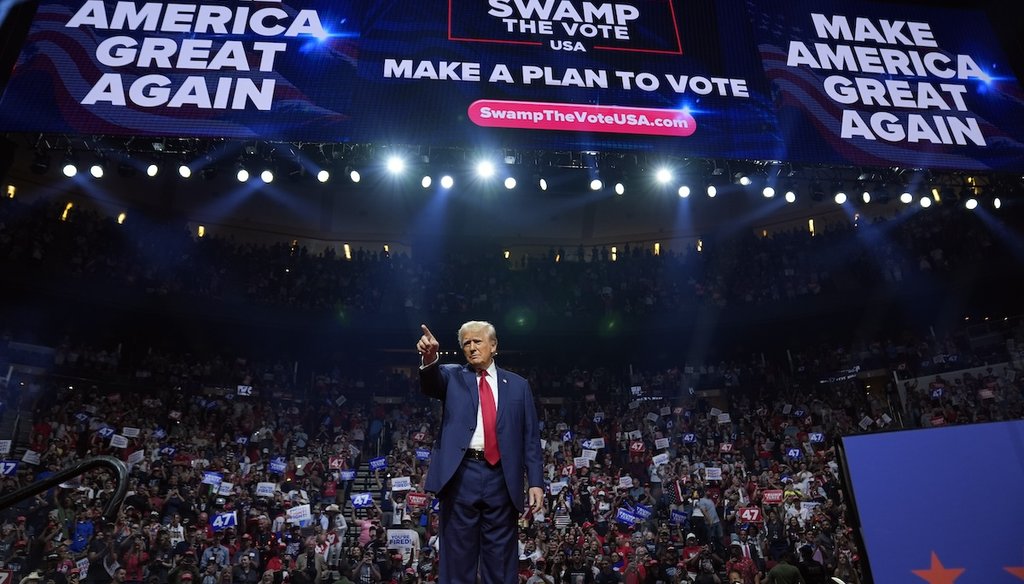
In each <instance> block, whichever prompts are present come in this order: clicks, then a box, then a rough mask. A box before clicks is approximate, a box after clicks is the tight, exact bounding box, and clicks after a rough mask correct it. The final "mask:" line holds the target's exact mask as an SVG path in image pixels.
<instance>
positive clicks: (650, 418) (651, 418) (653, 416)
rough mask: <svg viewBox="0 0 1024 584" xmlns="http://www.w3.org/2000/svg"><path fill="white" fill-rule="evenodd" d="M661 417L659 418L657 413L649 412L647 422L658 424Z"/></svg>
mask: <svg viewBox="0 0 1024 584" xmlns="http://www.w3.org/2000/svg"><path fill="white" fill-rule="evenodd" d="M659 417H660V416H658V413H657V412H649V413H648V414H647V421H648V422H657V421H658V418H659Z"/></svg>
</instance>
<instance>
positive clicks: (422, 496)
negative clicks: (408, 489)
mask: <svg viewBox="0 0 1024 584" xmlns="http://www.w3.org/2000/svg"><path fill="white" fill-rule="evenodd" d="M405 502H406V503H408V504H409V506H410V507H416V508H421V507H426V505H427V494H426V493H409V494H408V495H406V496H405Z"/></svg>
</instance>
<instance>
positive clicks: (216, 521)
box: [210, 511, 238, 531]
mask: <svg viewBox="0 0 1024 584" xmlns="http://www.w3.org/2000/svg"><path fill="white" fill-rule="evenodd" d="M237 525H238V516H237V515H235V512H234V511H228V512H227V513H221V514H219V515H214V516H213V518H212V519H211V520H210V527H212V528H213V530H214V531H220V530H222V529H227V528H229V527H236V526H237Z"/></svg>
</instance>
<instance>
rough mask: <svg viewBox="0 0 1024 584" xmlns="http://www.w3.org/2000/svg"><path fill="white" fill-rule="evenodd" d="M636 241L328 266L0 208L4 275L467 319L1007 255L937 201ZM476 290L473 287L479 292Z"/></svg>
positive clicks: (298, 251) (852, 288)
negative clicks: (789, 224) (838, 218)
mask: <svg viewBox="0 0 1024 584" xmlns="http://www.w3.org/2000/svg"><path fill="white" fill-rule="evenodd" d="M62 217H64V219H62ZM766 235H767V232H766ZM652 246H653V242H623V243H621V244H618V245H611V244H609V245H606V246H601V247H593V248H589V249H585V248H584V247H582V246H579V247H577V248H576V249H551V250H550V251H549V252H548V253H546V254H537V253H534V254H533V255H532V256H531V255H530V254H529V253H527V252H516V255H514V256H512V257H511V258H510V259H508V260H506V259H504V257H503V254H502V248H501V247H496V248H494V249H491V248H489V247H486V246H485V247H484V248H482V249H481V248H479V247H477V248H475V250H474V251H472V252H468V251H461V252H460V253H459V254H458V255H450V256H448V257H446V258H444V260H443V261H440V262H437V263H434V262H432V263H430V265H426V264H425V263H424V262H423V261H413V259H412V258H410V257H409V256H407V255H406V254H404V253H395V254H393V255H392V254H389V253H386V252H384V251H380V250H373V251H367V250H363V249H361V248H359V249H356V250H355V251H354V252H353V254H352V258H351V260H344V259H343V258H341V254H340V250H339V249H336V248H335V247H327V248H325V249H322V250H316V251H310V250H308V249H307V248H306V247H304V246H301V245H293V244H292V243H291V242H280V243H277V244H273V245H268V244H260V245H255V244H242V243H237V242H234V241H232V240H230V239H229V238H223V237H222V238H218V237H215V236H212V235H210V236H207V237H204V238H198V237H196V236H195V234H192V233H186V232H185V230H184V228H183V226H182V225H180V224H173V225H167V224H159V225H152V224H149V223H147V222H145V221H144V220H141V219H139V218H134V219H133V218H130V219H129V220H128V221H126V222H125V223H124V224H123V225H121V224H118V223H117V222H116V220H115V219H114V218H112V217H105V216H102V215H99V214H97V213H95V212H93V211H90V210H88V209H79V208H73V209H71V210H65V209H64V207H62V206H59V205H56V204H54V203H47V202H37V203H35V204H31V205H30V204H25V203H22V202H20V201H17V200H8V199H5V200H3V201H2V204H0V257H3V259H4V262H5V265H7V266H8V270H10V272H11V273H13V274H18V275H19V276H24V277H26V278H42V277H46V276H50V275H53V274H60V275H61V276H62V277H71V278H72V279H75V280H88V279H89V278H102V279H103V281H105V282H108V283H109V284H112V285H114V286H116V287H117V288H118V289H127V290H132V291H137V292H139V293H141V294H149V295H154V296H168V295H173V296H178V297H182V296H184V297H208V298H212V299H217V300H224V301H229V302H239V303H247V304H259V305H274V306H288V307H296V308H302V309H327V308H343V309H347V310H351V311H355V312H358V313H360V314H379V313H394V312H400V311H402V310H422V311H426V312H429V313H432V314H449V313H450V314H476V313H481V312H486V313H493V312H496V311H502V310H505V309H507V308H509V307H510V306H512V305H525V306H530V307H531V309H532V310H534V311H535V312H536V313H537V314H538V316H540V317H550V316H558V317H573V316H580V315H590V314H601V313H603V312H604V311H607V310H619V311H623V312H626V313H633V314H672V313H674V312H677V311H680V310H684V309H687V308H693V307H695V306H704V305H712V306H719V307H725V306H736V305H771V304H773V303H776V304H777V303H786V302H797V301H800V300H801V299H804V298H806V297H809V296H818V295H829V294H836V293H840V294H847V295H849V294H855V293H864V292H867V291H870V290H873V289H875V288H877V287H880V286H897V285H901V284H904V283H906V282H908V281H934V278H941V277H943V275H945V274H948V273H952V272H954V271H956V270H960V269H963V268H968V267H971V266H973V265H976V264H977V263H978V262H980V261H983V260H988V261H998V260H1000V259H1005V258H1006V257H1011V256H1010V254H1011V253H1012V250H1010V249H1008V248H1006V247H1005V246H1000V245H996V241H995V238H994V236H993V234H992V233H991V230H990V229H989V228H988V227H987V226H986V225H985V224H984V222H983V220H982V219H980V218H979V217H978V216H976V215H974V214H970V213H964V212H963V211H962V210H960V209H956V208H952V207H945V208H941V209H935V210H932V211H930V212H917V213H908V214H902V215H897V216H895V217H893V218H890V219H882V218H875V219H873V220H868V219H867V218H864V219H862V220H859V222H858V223H853V222H849V223H847V222H836V223H832V224H829V225H828V226H826V227H823V228H821V229H819V230H818V231H817V232H816V233H815V234H814V235H812V234H811V233H810V232H809V231H808V230H807V229H805V228H804V229H798V230H790V231H778V230H777V231H774V232H772V233H771V234H770V235H768V236H761V234H755V233H754V232H753V230H748V231H743V232H741V233H738V234H737V233H730V234H728V235H720V236H719V235H715V234H706V235H704V236H703V237H702V239H701V244H700V251H698V249H697V247H696V246H695V245H693V244H692V242H689V243H686V244H682V243H680V244H677V245H672V244H670V243H668V242H666V243H665V249H664V250H663V251H662V252H660V253H659V255H654V251H653V247H652ZM612 247H615V248H616V252H615V253H614V254H613V253H611V251H610V250H611V248H612ZM467 274H473V277H472V278H470V277H467ZM930 279H931V280H930ZM481 281H486V282H488V283H489V285H488V287H487V291H486V292H483V291H482V290H481V289H480V287H479V285H478V282H481Z"/></svg>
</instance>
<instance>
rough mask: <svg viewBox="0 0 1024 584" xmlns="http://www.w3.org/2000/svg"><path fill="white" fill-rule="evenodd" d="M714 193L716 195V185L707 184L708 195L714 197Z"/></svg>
mask: <svg viewBox="0 0 1024 584" xmlns="http://www.w3.org/2000/svg"><path fill="white" fill-rule="evenodd" d="M716 195H718V187H716V186H715V185H708V196H709V197H711V198H712V199H714V198H715V196H716Z"/></svg>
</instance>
